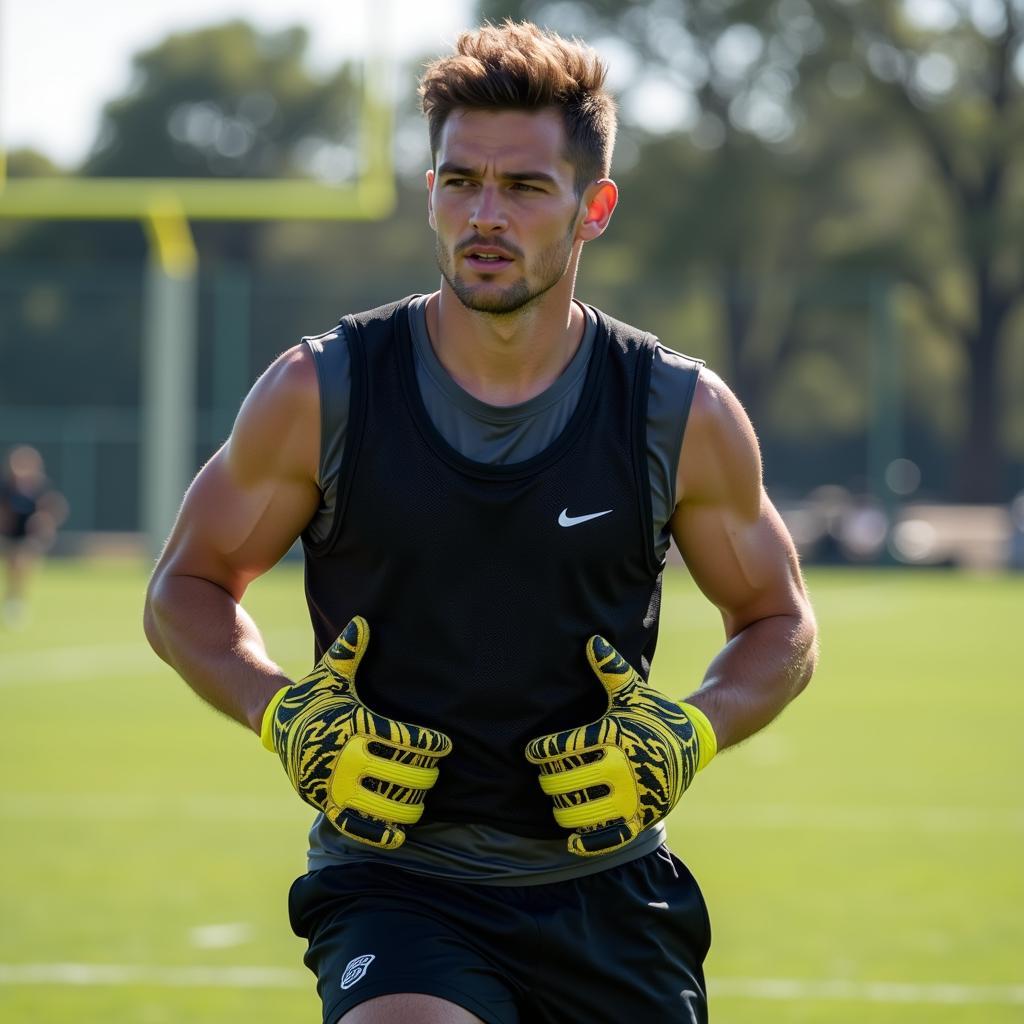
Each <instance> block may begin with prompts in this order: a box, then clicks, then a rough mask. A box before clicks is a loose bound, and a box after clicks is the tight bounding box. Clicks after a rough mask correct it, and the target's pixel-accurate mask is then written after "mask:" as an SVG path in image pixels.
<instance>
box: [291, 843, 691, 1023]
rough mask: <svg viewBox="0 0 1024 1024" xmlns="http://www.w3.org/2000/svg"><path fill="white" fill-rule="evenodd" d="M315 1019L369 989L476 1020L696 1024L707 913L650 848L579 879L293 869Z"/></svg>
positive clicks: (330, 1016)
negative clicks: (518, 882)
mask: <svg viewBox="0 0 1024 1024" xmlns="http://www.w3.org/2000/svg"><path fill="white" fill-rule="evenodd" d="M288 909H289V914H290V916H291V924H292V928H293V930H294V931H295V933H296V935H299V936H301V937H302V938H305V939H306V940H307V941H308V943H309V949H308V951H307V953H306V956H305V958H304V959H305V963H306V966H307V967H308V968H309V969H310V970H311V971H313V973H314V974H315V975H316V976H317V989H318V991H319V993H320V999H321V1001H322V1003H323V1009H324V1024H336V1022H337V1021H338V1019H339V1018H340V1017H341V1016H342V1015H343V1014H344V1013H346V1012H347V1011H349V1010H351V1009H352V1007H354V1006H356V1005H358V1004H359V1003H362V1002H365V1001H366V1000H367V999H373V998H375V997H376V996H383V995H391V994H395V993H401V992H418V993H425V994H427V995H433V996H438V997H439V998H441V999H447V1000H449V1001H450V1002H453V1003H456V1004H458V1005H459V1006H463V1007H465V1008H466V1009H467V1010H469V1011H470V1012H471V1013H475V1014H476V1015H477V1016H478V1017H480V1018H481V1019H482V1020H484V1021H486V1022H487V1024H604V1022H607V1024H613V1022H614V1024H620V1022H622V1021H629V1022H633V1024H676V1022H678V1024H706V1022H707V1019H708V1011H707V997H706V991H705V986H704V972H703V966H702V965H703V963H704V958H705V956H707V952H708V948H709V947H710V945H711V925H710V922H709V920H708V914H707V908H706V906H705V904H704V898H703V896H701V892H700V889H699V888H698V886H697V883H696V881H694V878H693V876H692V875H691V874H690V872H689V871H688V870H687V868H686V866H685V865H684V864H683V863H682V861H680V860H678V859H677V858H676V857H674V856H673V855H672V854H671V853H669V851H668V850H667V849H665V848H664V847H661V848H659V849H657V850H655V851H654V852H652V853H649V854H647V855H646V856H644V857H640V858H638V859H637V860H634V861H630V862H628V863H626V864H622V865H619V866H618V867H614V868H609V869H608V870H607V871H599V872H597V873H595V874H591V875H586V876H584V877H582V878H574V879H570V880H569V881H565V882H553V883H549V884H546V885H524V886H497V885H476V884H468V883H465V882H452V881H447V880H444V879H438V878H431V877H428V876H425V875H416V874H412V873H411V872H408V871H403V870H401V869H399V868H395V867H392V866H390V865H388V864H382V863H356V864H352V865H343V866H342V865H340V866H338V867H329V868H323V869H321V870H319V871H314V872H312V873H310V874H307V875H303V876H302V877H301V878H298V879H296V881H295V882H294V884H293V885H292V888H291V892H290V894H289V898H288Z"/></svg>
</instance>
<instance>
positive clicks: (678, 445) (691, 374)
mask: <svg viewBox="0 0 1024 1024" xmlns="http://www.w3.org/2000/svg"><path fill="white" fill-rule="evenodd" d="M683 358H685V359H686V360H687V361H688V362H689V363H690V366H689V367H688V368H687V375H686V376H687V386H686V392H685V393H684V395H683V400H682V402H681V403H680V405H679V436H678V438H677V439H676V441H675V444H674V445H673V446H672V447H673V450H672V459H671V460H670V463H669V465H670V466H671V467H673V473H672V475H671V478H670V480H671V488H672V490H671V493H670V494H669V503H670V505H671V507H672V509H675V507H676V478H677V476H678V473H679V460H680V458H681V457H682V453H683V438H684V437H686V425H687V424H688V423H689V422H690V409H691V408H692V407H693V398H694V395H696V394H697V381H698V380H700V371H701V368H702V367H703V366H704V360H703V359H694V358H693V357H692V356H684V357H683ZM669 518H670V519H671V518H672V514H671V513H669Z"/></svg>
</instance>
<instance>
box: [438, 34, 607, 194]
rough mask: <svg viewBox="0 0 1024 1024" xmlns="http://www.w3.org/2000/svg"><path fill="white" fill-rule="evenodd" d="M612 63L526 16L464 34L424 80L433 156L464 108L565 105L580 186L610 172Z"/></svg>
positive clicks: (569, 150)
mask: <svg viewBox="0 0 1024 1024" xmlns="http://www.w3.org/2000/svg"><path fill="white" fill-rule="evenodd" d="M606 73H607V68H606V67H605V65H604V63H603V62H602V61H601V58H600V57H598V55H597V53H596V52H595V51H594V50H593V48H591V47H590V46H588V45H587V44H586V43H583V42H581V41H580V40H578V39H573V40H571V41H569V40H566V39H563V38H562V37H561V36H560V35H558V34H557V33H556V32H552V31H550V30H549V29H541V28H538V27H537V26H536V25H533V24H531V23H530V22H528V21H523V22H514V21H512V20H511V19H509V18H506V19H505V21H503V22H502V23H501V24H500V25H490V24H488V25H483V26H481V27H480V28H478V29H476V31H474V32H463V33H462V34H461V35H460V36H459V38H458V40H457V41H456V43H455V53H454V54H452V55H451V56H448V57H438V58H437V60H434V61H431V62H430V63H429V64H428V65H427V68H426V71H425V72H424V74H423V77H422V78H421V79H420V97H421V98H422V101H423V113H424V114H426V116H427V123H428V125H429V127H430V152H431V156H432V157H433V158H434V160H435V162H436V158H437V150H438V147H439V146H440V142H441V131H442V129H443V128H444V125H445V121H447V120H448V115H449V114H451V112H452V111H453V110H455V109H456V108H459V107H467V108H470V109H477V110H489V109H490V110H541V109H543V108H545V107H553V108H555V109H556V110H559V111H561V114H562V117H563V119H564V122H565V135H566V139H567V140H568V147H567V154H566V155H567V157H568V159H569V161H570V162H571V163H572V164H573V166H574V167H575V169H576V191H577V193H582V191H583V189H584V188H586V186H587V185H588V184H590V182H592V181H595V180H596V179H598V178H604V177H607V175H608V172H609V170H610V169H611V161H612V149H613V148H614V147H615V127H616V116H615V101H614V100H613V99H612V97H611V95H610V94H609V93H607V92H605V89H604V80H605V75H606Z"/></svg>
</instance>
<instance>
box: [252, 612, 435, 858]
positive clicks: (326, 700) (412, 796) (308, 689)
mask: <svg viewBox="0 0 1024 1024" xmlns="http://www.w3.org/2000/svg"><path fill="white" fill-rule="evenodd" d="M369 642H370V627H369V626H368V625H367V623H366V620H365V619H363V618H361V617H360V616H356V617H355V618H354V619H352V621H351V622H350V623H349V624H348V625H347V626H346V627H345V629H344V630H343V631H342V633H341V635H340V636H339V637H338V639H337V640H335V642H334V643H333V644H332V645H331V647H330V649H329V650H328V651H327V653H326V654H324V656H323V657H322V658H321V659H320V661H319V662H318V663H317V666H316V668H314V669H313V671H312V672H310V674H309V675H308V676H305V677H304V678H303V679H300V680H299V681H298V682H297V683H294V684H293V685H291V686H286V687H284V688H283V689H281V690H279V691H278V692H277V693H276V694H275V695H274V696H273V697H272V698H271V700H270V703H269V704H268V705H267V709H266V711H265V712H264V713H263V725H262V728H261V730H260V738H261V739H262V741H263V745H264V746H265V747H266V748H267V749H268V750H270V751H271V752H276V753H277V754H278V756H279V757H280V758H281V763H282V764H283V765H284V768H285V771H286V772H287V773H288V778H289V779H290V780H291V783H292V785H293V786H294V787H295V789H296V791H297V792H298V794H299V796H301V797H302V799H303V800H305V801H306V803H308V804H312V805H313V806H314V807H315V808H317V810H319V811H323V813H324V815H325V816H326V818H327V820H328V821H330V823H331V824H332V825H333V826H334V827H335V828H336V829H337V830H338V831H339V832H341V834H342V835H344V836H347V837H348V838H349V839H354V840H356V841H357V842H360V843H366V844H368V845H370V846H377V847H381V848H382V849H386V850H395V849H397V848H398V847H399V846H401V845H402V843H404V842H405V829H404V828H403V826H405V825H412V824H414V823H415V822H417V821H418V820H419V818H420V815H422V813H423V798H424V796H425V795H426V792H427V790H428V789H430V787H431V786H433V785H434V783H435V782H436V781H437V775H438V769H437V762H438V760H439V759H440V758H442V757H445V756H446V755H447V754H450V753H451V749H452V742H451V740H450V739H449V738H448V737H447V736H445V735H444V733H441V732H437V731H436V730H435V729H428V728H426V727H425V726H422V725H409V724H406V723H405V722H396V721H395V720H394V719H392V718H386V717H385V716H384V715H378V714H375V713H374V712H373V711H371V710H370V709H369V708H368V707H367V706H366V705H365V704H363V702H362V701H361V700H360V699H359V696H358V695H357V693H356V670H357V669H358V668H359V662H360V661H361V660H362V657H363V654H364V653H365V651H366V647H367V645H368V644H369Z"/></svg>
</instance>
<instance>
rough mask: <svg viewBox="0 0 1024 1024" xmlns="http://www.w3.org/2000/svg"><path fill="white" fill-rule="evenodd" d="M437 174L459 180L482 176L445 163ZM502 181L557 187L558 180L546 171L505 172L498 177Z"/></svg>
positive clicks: (468, 168) (464, 168)
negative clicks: (542, 183) (545, 183)
mask: <svg viewBox="0 0 1024 1024" xmlns="http://www.w3.org/2000/svg"><path fill="white" fill-rule="evenodd" d="M437 173H438V174H454V175H455V176H456V177H460V178H481V177H483V175H482V174H481V173H480V171H479V169H478V168H475V167H462V166H459V165H458V164H453V163H450V162H445V163H443V164H441V166H440V167H438V169H437ZM498 177H499V178H501V179H502V180H503V181H544V182H547V183H548V184H550V185H557V184H558V180H557V179H556V178H555V176H554V175H552V174H548V173H547V171H505V172H503V173H502V174H499V175H498Z"/></svg>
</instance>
